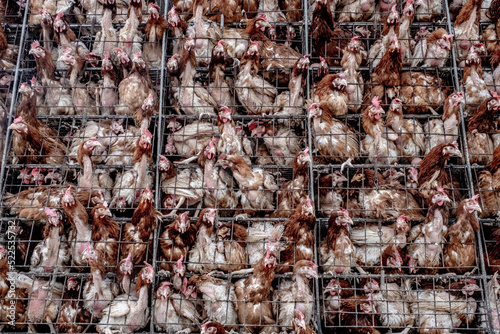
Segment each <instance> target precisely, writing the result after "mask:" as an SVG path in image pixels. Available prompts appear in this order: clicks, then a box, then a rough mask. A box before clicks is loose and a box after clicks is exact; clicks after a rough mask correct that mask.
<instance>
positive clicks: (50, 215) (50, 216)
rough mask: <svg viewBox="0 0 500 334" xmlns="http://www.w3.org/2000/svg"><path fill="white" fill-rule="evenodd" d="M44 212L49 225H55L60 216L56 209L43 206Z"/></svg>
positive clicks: (57, 223)
mask: <svg viewBox="0 0 500 334" xmlns="http://www.w3.org/2000/svg"><path fill="white" fill-rule="evenodd" d="M45 214H46V215H47V222H48V223H49V224H51V225H54V226H57V225H59V222H60V220H61V218H62V216H61V213H60V212H59V211H57V210H52V209H51V208H48V207H45Z"/></svg>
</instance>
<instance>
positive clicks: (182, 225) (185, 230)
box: [160, 211, 205, 270]
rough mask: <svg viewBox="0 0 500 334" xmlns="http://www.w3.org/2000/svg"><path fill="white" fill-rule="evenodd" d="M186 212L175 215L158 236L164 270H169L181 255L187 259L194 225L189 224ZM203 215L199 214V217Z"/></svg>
mask: <svg viewBox="0 0 500 334" xmlns="http://www.w3.org/2000/svg"><path fill="white" fill-rule="evenodd" d="M188 214H189V212H187V211H186V212H184V213H182V214H180V215H179V216H177V218H176V219H175V220H174V222H173V223H171V224H170V225H168V226H167V227H166V228H165V231H163V233H162V234H161V236H160V249H161V252H162V254H163V257H164V262H163V263H162V267H163V268H164V269H165V270H171V269H172V268H173V266H174V265H175V263H176V262H177V260H179V259H180V258H181V256H184V258H186V259H187V258H188V252H189V249H190V248H191V246H193V245H194V243H195V238H196V226H195V225H192V224H191V222H190V221H189V217H188ZM204 216H205V215H201V214H200V219H202V218H203V217H204Z"/></svg>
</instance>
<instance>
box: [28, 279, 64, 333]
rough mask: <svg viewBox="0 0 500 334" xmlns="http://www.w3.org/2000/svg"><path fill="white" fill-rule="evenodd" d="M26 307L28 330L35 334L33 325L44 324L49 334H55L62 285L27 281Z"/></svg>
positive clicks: (34, 280) (39, 280)
mask: <svg viewBox="0 0 500 334" xmlns="http://www.w3.org/2000/svg"><path fill="white" fill-rule="evenodd" d="M29 280H30V281H31V284H30V287H29V288H28V293H29V294H28V298H27V299H28V307H27V310H26V315H27V323H28V328H29V329H31V330H32V331H34V332H36V331H35V330H34V328H33V324H34V323H41V322H43V323H46V324H48V325H49V327H50V331H51V333H56V331H55V328H54V325H53V324H54V323H55V322H56V320H57V318H58V315H59V310H60V308H61V304H62V295H63V285H62V284H61V283H59V282H51V281H46V280H44V279H41V278H35V279H29Z"/></svg>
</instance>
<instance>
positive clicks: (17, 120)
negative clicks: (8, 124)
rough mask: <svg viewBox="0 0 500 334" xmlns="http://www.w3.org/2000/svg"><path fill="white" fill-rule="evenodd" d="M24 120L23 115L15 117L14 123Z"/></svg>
mask: <svg viewBox="0 0 500 334" xmlns="http://www.w3.org/2000/svg"><path fill="white" fill-rule="evenodd" d="M22 121H23V118H22V117H18V118H15V119H14V124H17V123H21V122H22Z"/></svg>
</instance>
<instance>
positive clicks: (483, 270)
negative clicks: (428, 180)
mask: <svg viewBox="0 0 500 334" xmlns="http://www.w3.org/2000/svg"><path fill="white" fill-rule="evenodd" d="M443 3H444V6H445V9H446V13H445V14H446V21H447V24H448V31H449V32H454V29H453V27H452V24H451V20H450V9H449V6H448V1H446V0H444V1H443ZM455 48H456V41H455V44H454V45H453V49H452V52H451V57H452V66H453V76H454V78H455V90H456V91H459V90H460V88H461V87H460V86H461V85H460V81H459V77H458V65H457V59H456V55H455ZM460 118H461V126H460V128H461V131H462V140H463V144H464V145H463V151H464V153H465V167H466V168H465V170H466V172H467V177H468V178H469V182H468V186H469V195H470V196H474V182H473V181H472V168H471V164H470V158H469V148H468V145H467V130H466V128H465V117H464V110H463V107H462V106H460ZM476 216H477V214H476ZM480 226H481V224H480ZM476 241H477V244H478V245H477V246H478V252H479V256H478V258H479V262H480V263H479V267H480V270H481V273H480V276H481V278H482V281H483V288H484V289H486V286H487V284H488V280H487V275H486V266H485V261H484V250H483V244H482V238H481V233H480V231H478V232H476ZM483 293H484V294H483V296H484V303H485V308H486V310H485V312H486V313H487V319H488V320H487V321H488V327H489V330H490V332H491V333H493V321H492V319H491V314H490V312H489V310H490V309H491V308H490V305H489V300H488V298H487V297H486V291H483Z"/></svg>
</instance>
